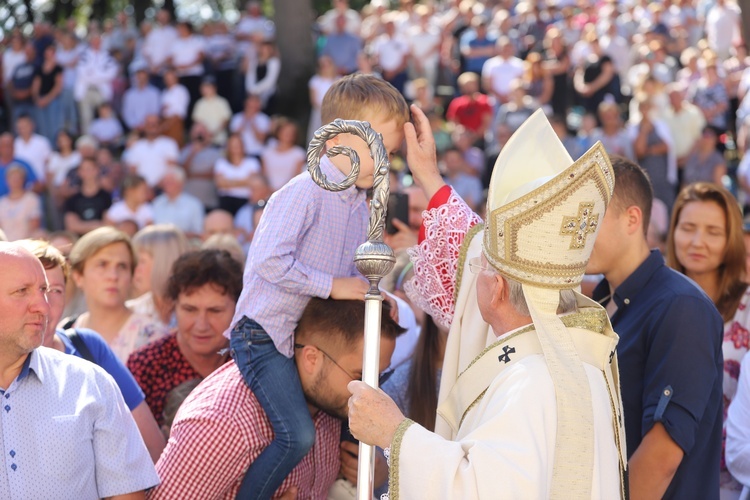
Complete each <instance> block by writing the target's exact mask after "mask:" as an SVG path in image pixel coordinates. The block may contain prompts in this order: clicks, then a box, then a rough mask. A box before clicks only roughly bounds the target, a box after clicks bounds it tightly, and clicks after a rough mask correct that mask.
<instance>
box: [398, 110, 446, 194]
mask: <svg viewBox="0 0 750 500" xmlns="http://www.w3.org/2000/svg"><path fill="white" fill-rule="evenodd" d="M411 114H412V117H413V119H414V123H410V122H406V123H405V124H404V135H405V136H406V164H407V165H408V166H409V170H410V171H411V173H412V175H413V176H414V180H415V181H417V184H419V186H420V187H421V188H422V189H423V190H424V193H425V195H426V196H427V199H428V200H430V199H432V197H433V196H434V195H435V193H437V192H438V190H439V189H440V188H441V187H443V186H445V181H443V178H442V177H441V176H440V171H439V170H438V166H437V153H436V151H435V138H434V137H433V135H432V128H431V127H430V121H429V120H428V119H427V116H425V114H424V112H423V111H422V110H421V109H419V108H418V107H417V106H414V105H412V106H411Z"/></svg>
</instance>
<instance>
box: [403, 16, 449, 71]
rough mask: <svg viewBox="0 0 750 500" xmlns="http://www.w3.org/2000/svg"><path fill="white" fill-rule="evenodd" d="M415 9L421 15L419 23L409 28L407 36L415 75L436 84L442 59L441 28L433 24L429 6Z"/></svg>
mask: <svg viewBox="0 0 750 500" xmlns="http://www.w3.org/2000/svg"><path fill="white" fill-rule="evenodd" d="M414 11H415V12H416V13H417V15H418V16H419V24H417V25H416V26H413V27H412V28H410V29H409V33H408V37H407V39H408V40H409V43H410V45H411V54H412V60H411V65H412V69H413V70H414V74H415V75H418V76H422V77H424V78H427V81H429V82H430V85H433V86H434V85H435V82H436V81H437V70H438V62H439V60H440V43H441V41H442V40H441V36H440V30H439V29H438V28H437V27H436V26H434V25H433V24H432V14H431V13H430V8H429V7H427V6H426V5H417V6H416V7H414Z"/></svg>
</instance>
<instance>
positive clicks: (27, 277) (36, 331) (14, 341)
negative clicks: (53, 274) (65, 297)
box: [0, 243, 50, 356]
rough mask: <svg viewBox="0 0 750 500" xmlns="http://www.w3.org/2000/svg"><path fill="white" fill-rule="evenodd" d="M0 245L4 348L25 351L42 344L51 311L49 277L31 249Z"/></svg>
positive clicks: (0, 320)
mask: <svg viewBox="0 0 750 500" xmlns="http://www.w3.org/2000/svg"><path fill="white" fill-rule="evenodd" d="M10 246H11V244H8V243H5V244H3V246H2V247H0V267H1V268H2V269H3V277H2V279H0V351H2V352H3V353H15V354H18V355H19V356H20V355H23V354H25V353H29V352H31V351H32V350H34V349H36V348H37V347H39V346H40V345H41V344H42V340H43V339H44V333H45V330H46V328H47V320H48V318H49V314H50V308H49V304H48V303H47V278H46V277H45V274H44V268H43V267H42V264H41V262H39V260H38V259H37V258H36V257H34V256H33V255H32V254H30V253H29V252H25V251H16V252H13V253H10V252H7V251H5V249H7V248H9V247H10Z"/></svg>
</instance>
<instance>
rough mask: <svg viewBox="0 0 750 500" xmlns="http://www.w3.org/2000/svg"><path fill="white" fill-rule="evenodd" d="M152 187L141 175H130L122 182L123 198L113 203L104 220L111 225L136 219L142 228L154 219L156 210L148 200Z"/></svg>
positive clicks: (139, 227)
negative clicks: (150, 187)
mask: <svg viewBox="0 0 750 500" xmlns="http://www.w3.org/2000/svg"><path fill="white" fill-rule="evenodd" d="M150 193H151V192H150V189H149V187H148V184H147V183H146V180H145V179H144V178H143V177H141V176H140V175H129V176H127V177H125V180H124V181H123V182H122V200H120V201H118V202H116V203H114V204H112V207H110V209H109V210H108V211H107V215H106V216H105V217H104V220H105V221H106V222H107V224H109V225H111V226H116V225H118V224H120V223H121V222H124V221H134V222H135V223H136V224H137V225H138V229H142V228H144V227H146V226H148V225H149V224H151V223H152V222H153V221H154V212H153V210H152V208H151V204H150V203H149V202H148V199H149V195H150Z"/></svg>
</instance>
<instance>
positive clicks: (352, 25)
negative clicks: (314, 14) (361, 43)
mask: <svg viewBox="0 0 750 500" xmlns="http://www.w3.org/2000/svg"><path fill="white" fill-rule="evenodd" d="M342 15H343V16H344V17H345V18H346V31H347V32H348V33H351V34H352V35H359V34H360V31H359V27H360V25H361V24H362V18H361V17H360V16H359V14H358V13H357V11H356V10H354V9H351V8H349V0H333V8H332V9H330V10H329V11H327V12H326V13H325V14H323V15H322V16H320V18H319V19H318V25H319V26H320V29H321V30H323V33H326V34H329V33H333V32H335V31H336V19H337V18H338V17H339V16H342Z"/></svg>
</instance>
